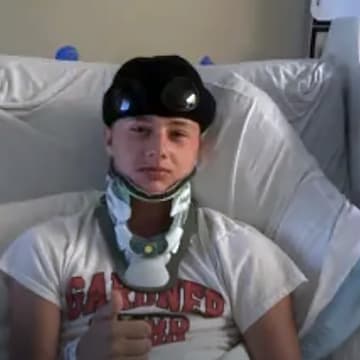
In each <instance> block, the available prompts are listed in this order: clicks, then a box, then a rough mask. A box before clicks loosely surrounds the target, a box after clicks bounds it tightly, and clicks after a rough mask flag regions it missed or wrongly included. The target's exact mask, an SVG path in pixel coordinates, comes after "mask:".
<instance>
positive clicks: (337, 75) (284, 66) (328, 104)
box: [199, 59, 350, 194]
mask: <svg viewBox="0 0 360 360" xmlns="http://www.w3.org/2000/svg"><path fill="white" fill-rule="evenodd" d="M227 69H228V70H231V71H233V72H235V73H237V74H239V75H240V76H242V77H243V78H245V79H246V80H248V81H250V82H251V83H252V84H254V85H255V86H257V87H258V88H260V89H261V90H263V91H265V92H266V93H267V94H268V95H269V96H270V97H271V99H272V100H273V101H274V102H275V103H276V104H277V105H278V107H279V108H280V110H281V111H282V113H283V114H284V116H285V118H286V119H287V121H288V122H289V123H290V124H291V125H292V127H293V128H294V129H295V130H296V132H297V133H298V134H299V135H300V138H301V140H302V141H303V143H304V145H305V147H306V149H307V150H308V151H309V152H310V153H311V154H312V155H314V157H315V159H316V160H317V161H318V164H319V166H320V168H321V169H322V170H323V172H324V173H325V175H326V176H327V177H328V178H329V179H330V180H331V181H332V182H333V184H335V186H336V187H337V188H338V189H340V191H341V192H343V193H345V194H348V193H349V186H350V174H349V169H348V147H347V135H346V134H347V133H346V130H347V129H346V123H347V117H346V99H345V91H344V88H345V77H346V76H345V75H346V74H345V73H344V69H343V68H342V67H341V66H338V65H337V64H336V63H334V62H333V61H331V59H328V60H326V61H324V60H322V59H316V60H314V59H306V60H305V59H302V60H273V61H268V60H267V61H259V62H249V63H241V64H234V65H220V66H203V67H200V68H199V70H200V71H201V74H202V75H203V78H204V79H205V81H208V82H214V81H216V80H218V79H220V78H221V77H223V75H224V72H225V71H226V70H227Z"/></svg>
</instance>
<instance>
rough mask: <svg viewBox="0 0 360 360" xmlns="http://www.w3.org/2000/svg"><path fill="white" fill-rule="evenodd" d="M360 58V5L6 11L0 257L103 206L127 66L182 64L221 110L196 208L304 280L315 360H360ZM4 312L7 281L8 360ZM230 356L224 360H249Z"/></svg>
mask: <svg viewBox="0 0 360 360" xmlns="http://www.w3.org/2000/svg"><path fill="white" fill-rule="evenodd" d="M359 44H360V0H314V1H312V2H311V1H310V0H183V1H175V0H167V1H165V0H152V1H151V0H72V1H70V0H58V1H49V0H26V1H24V0H1V1H0V137H1V138H0V254H2V252H3V251H4V250H5V249H6V248H7V246H8V245H9V244H11V243H12V241H13V240H14V239H15V238H16V237H17V236H19V235H20V234H21V233H22V232H23V231H24V230H25V229H27V228H29V227H30V226H33V225H35V224H37V223H39V222H42V221H46V220H48V219H49V218H51V217H53V216H57V215H69V214H73V213H74V211H77V210H79V209H81V208H82V207H83V206H85V205H86V206H87V205H89V204H90V203H91V202H93V201H94V199H95V198H96V199H97V196H98V192H96V193H94V192H89V191H90V190H89V189H94V188H96V189H97V190H103V185H104V177H105V174H106V171H107V169H108V162H107V161H108V160H107V157H106V154H105V152H104V149H103V137H102V136H103V133H102V124H101V111H100V108H101V99H102V96H103V93H104V91H105V89H106V88H107V86H108V85H109V83H110V81H111V79H112V77H113V75H114V73H115V72H116V70H117V69H118V66H119V64H121V63H123V62H124V61H126V60H127V59H129V58H131V57H134V56H142V55H143V56H148V55H157V54H179V55H182V56H184V57H185V58H187V59H188V60H190V61H191V62H192V63H193V64H194V65H195V66H196V68H197V69H198V71H199V73H200V75H201V76H202V78H203V80H204V82H205V84H206V86H208V87H209V89H210V91H212V92H213V94H214V96H215V98H216V100H217V103H218V112H217V122H215V123H216V124H217V125H216V126H214V127H212V128H211V129H209V132H207V133H206V134H205V136H204V139H205V142H206V141H207V140H210V141H209V144H212V146H213V147H214V149H215V150H216V151H213V152H210V154H211V156H209V158H207V159H206V161H202V162H201V164H200V165H199V168H198V171H197V173H196V176H195V177H194V179H193V185H194V187H193V189H194V194H195V196H196V198H197V199H198V200H199V203H200V204H201V205H204V206H209V207H211V208H215V209H217V210H220V211H222V212H224V213H226V214H227V215H229V216H230V217H232V218H234V219H236V220H240V221H244V222H246V223H249V224H251V225H253V226H255V227H256V228H258V229H259V230H260V231H262V232H263V233H264V234H265V235H266V236H268V237H269V238H270V239H271V240H273V241H274V242H275V243H276V244H277V245H278V246H279V247H281V248H282V250H283V251H285V252H286V253H287V254H288V255H289V257H291V258H292V260H293V261H294V262H295V263H296V264H297V265H298V267H299V268H300V269H301V270H302V271H303V273H304V274H305V275H306V277H307V278H308V282H307V283H306V285H304V287H301V288H300V289H299V290H297V291H296V292H295V293H294V312H295V317H296V321H297V325H298V328H299V337H300V339H301V341H303V342H304V343H306V344H307V347H306V349H305V350H304V351H305V353H306V357H304V359H305V360H321V359H326V360H359V358H360V292H359V291H357V289H358V288H359V285H358V284H359V281H358V277H359V276H360V241H359V234H360V210H359V206H360V101H359V100H358V94H359V87H360V67H359V59H360V50H359V48H360V45H359ZM69 60H70V61H69ZM73 60H76V61H73ZM239 99H240V100H239ZM220 117H221V121H220V120H219V119H220ZM259 139H260V141H259ZM9 306H11V304H8V303H7V287H6V283H5V282H4V280H3V278H2V277H1V276H0V360H7V359H8V357H7V345H6V344H7V339H8V319H7V314H8V309H9ZM233 350H234V351H229V353H228V354H226V355H225V357H223V358H222V360H235V359H237V360H245V359H248V357H247V355H246V354H244V352H242V349H241V348H240V347H235V348H234V349H233Z"/></svg>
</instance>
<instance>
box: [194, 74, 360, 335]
mask: <svg viewBox="0 0 360 360" xmlns="http://www.w3.org/2000/svg"><path fill="white" fill-rule="evenodd" d="M211 91H212V92H213V94H214V95H215V97H216V99H217V103H218V110H217V118H216V121H215V124H214V125H213V126H212V127H211V128H210V129H209V131H208V133H207V134H206V136H205V141H206V143H207V144H210V145H209V147H210V148H211V152H210V153H208V154H207V155H206V154H205V155H204V160H203V161H202V163H201V164H200V166H199V171H198V173H197V175H196V177H195V179H194V190H195V196H196V197H197V199H198V200H199V202H200V204H202V205H205V206H209V207H212V208H215V209H218V210H220V211H223V212H225V213H226V214H228V215H229V216H231V217H233V218H235V219H239V220H242V221H245V222H248V223H250V224H252V225H254V226H256V227H257V228H259V229H260V230H261V231H263V232H264V233H265V234H266V235H267V236H268V237H270V238H272V239H273V240H274V241H275V242H276V243H277V244H278V245H279V246H280V247H281V248H282V249H283V250H284V251H285V252H286V253H287V254H288V255H289V256H290V257H291V258H292V259H293V260H294V261H295V262H296V263H297V265H298V266H299V267H300V269H301V270H302V271H303V272H304V274H305V275H306V276H307V277H308V279H309V282H308V283H307V284H305V285H304V286H302V287H300V288H299V289H297V290H296V292H295V310H296V317H297V321H298V323H299V326H300V327H302V328H303V329H305V330H306V329H308V328H309V326H311V324H312V323H313V321H314V318H315V317H316V316H317V315H318V314H319V312H320V311H321V310H322V309H323V308H324V307H325V306H326V305H327V304H328V303H329V302H330V300H331V299H332V298H333V297H334V295H335V293H336V291H337V289H338V288H339V286H340V285H341V283H342V282H343V280H344V278H345V277H346V276H347V274H348V273H349V272H350V270H351V268H352V267H353V265H354V264H355V263H356V262H357V260H358V259H359V258H360V249H359V248H358V247H357V248H354V249H353V247H354V244H356V241H357V239H356V234H358V233H360V221H358V220H359V216H355V217H353V216H349V215H348V214H349V211H350V210H351V213H352V214H354V212H355V213H356V214H357V215H359V212H358V210H357V209H354V208H353V207H351V205H350V204H348V203H347V201H346V199H345V197H344V196H343V195H342V194H340V193H339V191H338V190H337V189H336V188H335V186H333V185H332V184H331V183H330V181H329V180H328V179H327V178H326V177H325V175H324V174H323V173H322V171H321V170H320V169H319V167H318V165H317V163H316V161H315V160H314V158H313V157H312V156H311V155H310V154H309V153H308V152H307V150H306V149H305V147H304V145H303V143H302V142H301V140H300V139H299V137H298V136H297V134H296V133H295V131H294V130H293V129H292V127H291V126H290V125H289V123H288V121H287V120H286V119H285V118H284V116H283V115H282V113H281V112H280V110H279V108H278V107H277V105H276V104H275V103H274V101H273V100H272V99H270V97H269V96H268V95H267V94H266V93H265V92H263V91H262V90H260V89H258V88H256V87H255V86H254V85H253V84H251V83H249V82H248V81H246V80H245V79H243V78H241V77H240V76H239V75H237V74H231V75H228V76H226V77H223V78H221V79H219V80H218V82H217V83H215V84H214V85H212V86H211ZM348 229H351V231H349V230H348ZM340 245H341V247H340ZM350 249H351V251H350ZM344 251H347V252H349V254H348V255H347V256H346V257H344V255H343V254H344ZM330 260H331V261H330ZM324 264H325V265H326V266H325V265H324ZM329 283H330V284H331V285H329Z"/></svg>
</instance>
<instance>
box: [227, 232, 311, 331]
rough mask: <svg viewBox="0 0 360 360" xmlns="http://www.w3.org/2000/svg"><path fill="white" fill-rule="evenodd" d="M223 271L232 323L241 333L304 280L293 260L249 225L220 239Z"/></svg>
mask: <svg viewBox="0 0 360 360" xmlns="http://www.w3.org/2000/svg"><path fill="white" fill-rule="evenodd" d="M222 242H223V244H222V246H223V247H224V249H225V250H224V251H222V256H223V257H224V259H223V260H222V263H223V271H224V279H225V281H226V282H227V284H226V286H227V288H228V289H229V295H230V301H231V306H232V311H233V315H234V319H235V322H236V323H237V325H238V327H239V329H240V331H241V332H242V333H244V332H245V331H246V330H247V329H248V328H249V327H250V326H251V325H253V324H254V323H255V322H256V321H257V320H259V319H260V318H261V317H262V316H263V315H265V314H266V313H267V312H268V311H269V310H270V309H271V308H272V307H273V306H275V305H276V304H277V303H278V302H280V301H281V300H282V299H284V298H285V297H286V296H288V295H290V294H291V293H292V292H293V291H294V290H295V289H296V288H297V287H298V286H299V285H301V284H302V283H304V282H305V281H306V278H305V276H304V275H303V274H302V272H301V271H300V270H299V269H298V268H297V267H296V265H295V264H294V263H293V261H292V260H291V259H290V258H289V257H288V256H287V255H286V254H285V253H284V252H283V251H282V250H281V249H280V248H279V247H278V246H277V245H276V244H274V243H273V242H272V241H271V240H269V239H268V238H266V237H265V236H264V235H263V234H261V233H260V232H258V231H257V230H255V229H254V228H252V227H251V226H248V225H241V226H240V227H239V230H237V231H234V232H232V233H231V234H229V235H228V236H225V237H224V238H223V239H222Z"/></svg>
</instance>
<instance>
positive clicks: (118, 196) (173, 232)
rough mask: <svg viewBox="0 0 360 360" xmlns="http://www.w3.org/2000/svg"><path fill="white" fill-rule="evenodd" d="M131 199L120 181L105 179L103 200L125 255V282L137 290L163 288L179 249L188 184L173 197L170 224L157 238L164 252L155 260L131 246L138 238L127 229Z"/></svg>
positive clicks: (115, 178)
mask: <svg viewBox="0 0 360 360" xmlns="http://www.w3.org/2000/svg"><path fill="white" fill-rule="evenodd" d="M130 196H131V195H130V192H129V190H128V189H127V187H126V186H125V184H124V183H123V182H122V181H121V179H120V178H119V177H116V176H110V175H108V177H107V188H106V194H105V199H106V203H107V207H108V210H109V215H110V218H111V220H112V222H113V224H114V230H115V234H116V240H117V245H118V247H119V249H120V250H122V251H123V252H124V253H125V257H126V259H127V261H128V263H129V266H128V268H127V271H126V273H125V278H126V281H127V283H129V284H132V285H134V286H137V287H161V286H164V285H165V284H167V283H168V281H169V273H168V271H167V269H166V264H167V263H168V262H169V260H170V259H171V256H172V255H173V254H175V253H176V252H177V251H178V249H179V246H180V242H181V237H182V235H183V225H184V223H185V221H186V219H187V215H188V210H189V207H190V204H191V185H190V181H187V182H185V183H184V185H182V186H181V187H180V188H179V190H178V191H177V192H176V193H175V194H174V195H173V196H172V203H171V212H170V216H171V217H172V218H173V221H172V224H171V226H170V228H169V231H168V232H167V233H165V234H159V237H163V238H165V240H166V242H167V248H166V250H165V251H164V252H163V253H161V254H158V255H156V256H151V257H148V256H144V255H140V254H137V253H135V252H134V251H133V249H132V248H131V246H130V241H131V240H132V239H134V238H139V237H137V236H136V235H134V234H132V233H131V231H130V230H129V228H128V226H127V221H128V220H129V219H130V217H131V207H130ZM150 242H151V241H149V243H150ZM150 250H151V249H150Z"/></svg>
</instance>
